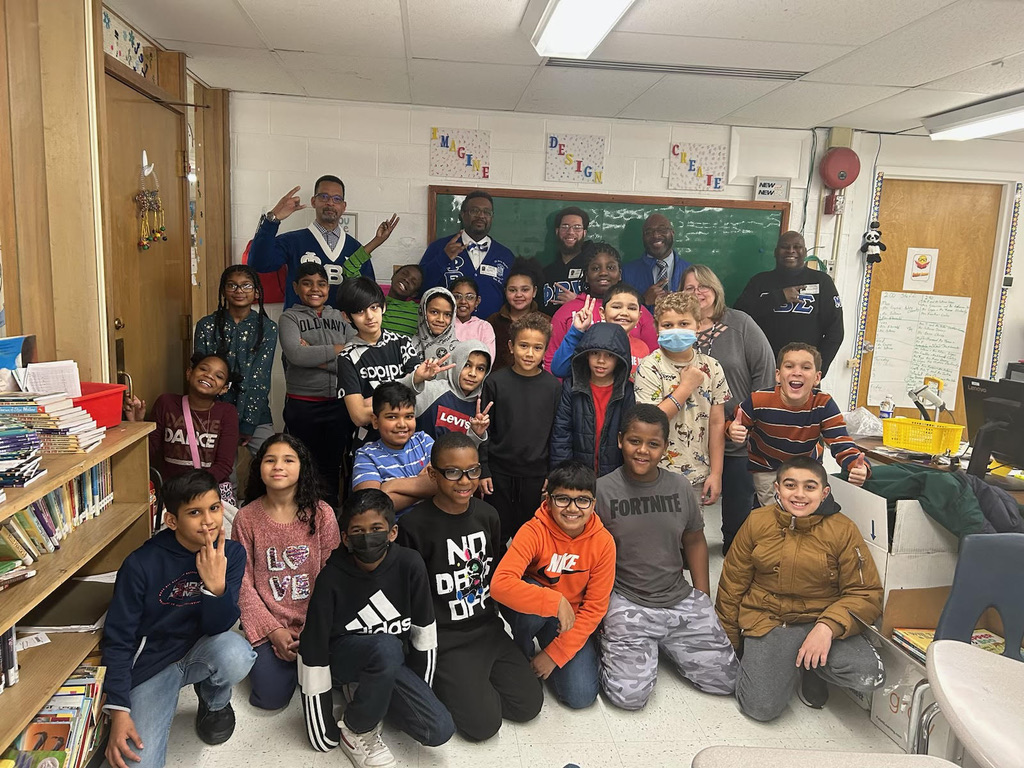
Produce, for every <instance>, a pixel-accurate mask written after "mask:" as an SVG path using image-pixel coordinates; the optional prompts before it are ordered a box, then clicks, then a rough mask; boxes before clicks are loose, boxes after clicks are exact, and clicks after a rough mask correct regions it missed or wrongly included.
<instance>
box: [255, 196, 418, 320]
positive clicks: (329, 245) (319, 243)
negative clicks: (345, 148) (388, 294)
mask: <svg viewBox="0 0 1024 768" xmlns="http://www.w3.org/2000/svg"><path fill="white" fill-rule="evenodd" d="M300 189H301V187H295V188H294V189H293V190H291V191H290V192H289V193H288V194H286V195H285V196H284V197H282V198H281V199H280V200H279V201H278V203H277V205H275V206H274V207H273V209H272V210H270V211H269V212H267V213H265V214H264V215H263V217H262V218H261V219H260V223H259V225H258V226H257V227H256V234H255V235H254V236H253V238H252V245H251V246H250V247H249V266H251V267H252V268H253V269H255V270H256V271H257V272H264V273H266V272H276V271H277V270H279V269H280V268H281V267H283V266H285V265H287V266H288V279H287V280H286V281H285V294H284V308H285V309H288V307H290V306H292V305H293V304H296V303H298V300H299V299H298V297H297V296H296V295H295V290H294V289H293V288H292V283H294V282H295V280H296V273H297V272H298V269H299V265H300V264H302V263H303V262H306V261H314V262H316V263H317V264H322V265H323V267H324V269H325V270H326V271H327V280H328V282H329V283H330V294H329V295H328V297H327V304H328V305H329V306H332V307H333V306H334V298H335V294H336V293H337V292H338V286H339V285H341V283H342V281H343V280H345V278H349V277H357V276H358V275H360V274H363V275H365V276H366V277H368V278H370V279H371V280H375V279H376V276H375V275H374V273H373V264H372V263H370V254H371V253H372V252H373V250H374V249H375V248H376V247H377V246H378V245H380V244H381V243H383V242H384V241H385V240H387V239H388V238H389V237H390V236H391V233H392V232H393V231H394V229H395V226H397V224H398V216H392V217H391V218H390V219H388V220H387V221H384V222H381V224H380V226H379V227H377V236H376V237H374V238H373V240H371V241H370V242H368V243H367V244H366V247H365V248H364V247H363V246H362V245H360V244H359V241H358V240H356V239H355V238H354V237H352V236H351V235H349V234H347V233H346V232H345V230H344V229H342V227H341V224H340V219H341V215H342V214H343V213H344V212H345V208H346V207H347V203H346V202H345V184H344V183H343V182H342V180H341V179H339V178H338V177H337V176H321V177H320V178H319V179H317V180H316V184H314V185H313V196H312V197H311V198H310V199H309V204H310V205H311V206H312V207H313V210H314V211H315V212H316V219H315V220H314V221H313V223H312V224H310V225H309V226H308V227H306V228H305V229H297V230H295V231H293V232H285V233H284V234H283V235H278V234H277V232H278V229H280V227H281V222H282V221H284V220H285V219H287V218H288V217H289V216H291V215H292V214H293V213H295V212H296V211H301V210H302V209H304V208H306V207H307V206H305V205H303V204H302V200H301V199H300V198H299V196H298V194H296V193H297V192H298V191H299V190H300Z"/></svg>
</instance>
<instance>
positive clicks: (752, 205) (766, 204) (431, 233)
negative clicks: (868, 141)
mask: <svg viewBox="0 0 1024 768" xmlns="http://www.w3.org/2000/svg"><path fill="white" fill-rule="evenodd" d="M477 189H480V190H483V191H484V192H487V193H488V194H489V195H491V196H492V197H513V198H526V199H532V200H565V201H566V203H580V202H583V203H635V204H639V205H673V206H676V207H679V208H706V207H711V208H743V209H747V210H761V211H781V213H782V229H781V232H780V233H779V234H782V232H787V231H788V230H789V209H790V203H789V201H786V202H778V201H772V200H725V199H722V198H718V197H668V196H662V195H619V194H613V195H608V194H601V193H597V192H568V191H566V192H562V191H560V190H552V189H508V188H505V187H500V188H499V187H494V188H487V187H463V186H448V185H440V184H431V185H429V186H428V187H427V242H433V241H434V240H435V239H436V238H437V196H438V195H468V194H469V193H470V192H472V191H474V190H477Z"/></svg>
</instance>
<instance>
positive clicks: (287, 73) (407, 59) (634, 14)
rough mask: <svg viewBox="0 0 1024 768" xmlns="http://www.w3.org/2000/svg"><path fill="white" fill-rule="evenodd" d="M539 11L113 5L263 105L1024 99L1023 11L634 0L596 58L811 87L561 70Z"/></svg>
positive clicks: (774, 123) (965, 3)
mask: <svg viewBox="0 0 1024 768" xmlns="http://www.w3.org/2000/svg"><path fill="white" fill-rule="evenodd" d="M599 1H600V0H594V2H599ZM538 2H543V0H370V1H369V2H367V1H366V0H359V2H356V0H288V2H284V0H107V5H108V6H109V7H110V9H111V10H113V11H114V12H115V13H117V14H118V15H119V16H121V17H122V18H124V20H125V21H127V22H128V23H129V24H131V25H133V26H134V27H136V28H137V29H138V30H139V31H140V32H142V33H143V34H145V35H147V36H148V37H150V38H152V39H153V40H156V41H157V42H158V43H159V44H160V45H162V46H164V47H165V48H168V49H171V50H180V51H185V52H186V53H187V54H188V56H189V63H188V66H189V69H190V70H191V71H192V72H193V73H194V74H195V75H196V76H197V77H198V78H199V79H201V80H202V81H203V82H205V83H206V84H207V85H210V86H212V87H217V88H230V89H232V90H238V91H251V92H259V93H280V94H291V95H296V96H309V97H317V98H331V99H349V100H356V101H372V102H392V103H402V104H423V105H432V106H447V107H468V108H473V107H475V108H478V109H490V110H507V111H515V112H543V113H548V114H563V115H580V116H592V117H623V118H632V119H641V120H658V121H671V122H697V123H723V124H729V125H750V126H766V127H780V128H812V127H815V126H830V125H844V126H849V127H853V128H860V129H863V130H868V131H884V132H898V131H910V130H914V129H917V128H919V127H920V125H921V121H920V118H921V117H925V116H928V115H931V114H935V113H937V112H942V111H945V110H948V109H953V108H956V107H959V106H963V105H965V104H971V103H973V102H977V101H981V100H985V99H988V98H992V97H993V96H996V95H1000V94H1005V93H1011V92H1014V91H1019V90H1024V1H1022V0H845V1H844V2H837V1H836V0H712V1H711V2H709V0H636V3H635V5H634V6H633V8H632V9H631V10H630V11H628V12H627V13H626V15H625V16H624V17H623V18H622V20H621V21H620V22H619V24H618V26H617V27H616V28H615V29H614V30H613V31H612V33H611V34H610V35H609V36H608V37H607V38H606V39H605V41H604V43H602V44H601V46H600V47H599V48H598V49H597V51H595V52H594V55H593V56H592V57H591V58H592V59H594V60H601V61H617V62H629V63H644V64H662V65H684V66H715V67H739V68H757V69H770V70H785V71H799V72H804V71H806V72H807V74H806V75H804V76H803V77H802V78H800V80H798V81H795V82H789V81H785V80H771V79H769V80H751V79H744V78H736V77H718V76H709V75H703V74H659V73H652V72H621V71H606V70H580V69H562V68H555V67H547V66H545V63H544V60H543V59H541V58H540V57H539V56H538V55H537V54H536V52H535V51H534V50H533V47H532V46H531V45H530V43H529V40H528V39H527V36H526V35H525V34H524V33H523V31H522V30H521V29H520V23H521V21H522V19H523V16H524V14H525V13H526V10H527V7H528V6H530V5H531V3H533V4H536V3H538ZM1007 138H1013V139H1021V140H1024V134H1015V135H1012V136H1011V137H1007Z"/></svg>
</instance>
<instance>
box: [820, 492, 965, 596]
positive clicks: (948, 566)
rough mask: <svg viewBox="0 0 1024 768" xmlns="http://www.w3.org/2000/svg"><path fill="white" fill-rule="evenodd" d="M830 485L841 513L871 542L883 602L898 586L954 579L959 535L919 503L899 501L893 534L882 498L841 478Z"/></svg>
mask: <svg viewBox="0 0 1024 768" xmlns="http://www.w3.org/2000/svg"><path fill="white" fill-rule="evenodd" d="M830 483H831V486H832V493H833V494H834V495H835V498H836V501H838V502H839V504H840V506H841V507H842V509H843V514H845V515H846V516H847V517H849V518H850V519H851V520H853V522H854V523H856V524H857V527H858V528H859V529H860V532H861V535H862V536H863V537H864V541H865V542H866V543H867V544H868V551H869V552H871V555H872V557H873V558H874V560H875V566H876V567H877V568H878V575H879V577H880V578H881V579H882V584H883V585H884V587H885V597H884V598H883V599H884V600H886V601H887V600H888V597H889V593H890V592H891V591H892V590H894V589H919V588H924V587H944V586H949V585H951V584H952V583H953V572H954V571H955V570H956V559H957V551H958V541H957V538H956V537H955V536H954V535H953V534H951V533H950V532H949V531H947V530H946V529H945V528H943V527H942V526H941V525H939V524H938V523H937V522H935V521H934V520H933V519H932V518H931V517H929V516H928V514H927V513H926V512H925V511H924V509H923V508H922V507H921V505H920V503H918V502H916V501H897V502H896V522H895V527H894V529H893V530H892V533H891V535H890V530H889V513H888V502H887V501H886V500H885V499H884V498H882V497H881V496H877V495H876V494H874V493H871V492H870V491H865V490H864V489H863V488H860V487H858V486H856V485H851V484H850V483H847V482H846V481H844V480H840V479H839V478H837V477H833V478H830ZM890 540H891V542H892V543H891V544H890ZM883 604H884V603H883Z"/></svg>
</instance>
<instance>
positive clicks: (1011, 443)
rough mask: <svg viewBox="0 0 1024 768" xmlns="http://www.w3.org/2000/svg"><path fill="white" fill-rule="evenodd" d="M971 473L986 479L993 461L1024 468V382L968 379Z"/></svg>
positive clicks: (966, 403)
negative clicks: (990, 460)
mask: <svg viewBox="0 0 1024 768" xmlns="http://www.w3.org/2000/svg"><path fill="white" fill-rule="evenodd" d="M963 385H964V410H965V411H966V413H967V439H968V440H969V441H970V443H971V463H970V465H969V466H968V468H967V472H968V474H972V475H974V476H976V477H982V478H983V477H985V474H986V472H987V471H988V464H989V459H990V458H994V459H995V460H996V461H999V462H1001V463H1003V464H1006V465H1008V466H1011V467H1021V468H1024V381H1010V380H1009V379H1001V380H1000V381H989V380H988V379H976V378H972V377H970V376H964V378H963Z"/></svg>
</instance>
